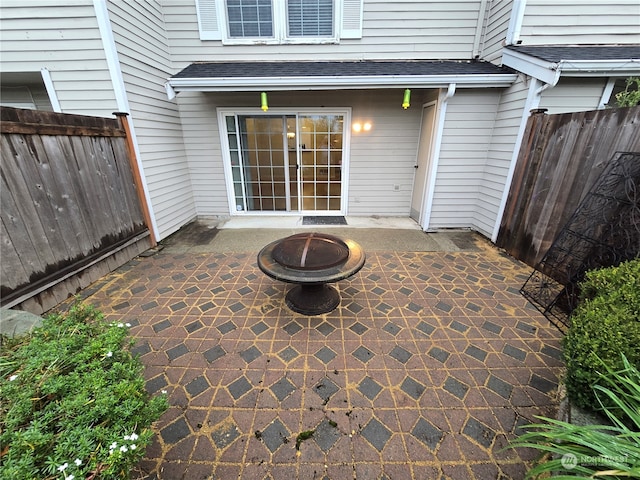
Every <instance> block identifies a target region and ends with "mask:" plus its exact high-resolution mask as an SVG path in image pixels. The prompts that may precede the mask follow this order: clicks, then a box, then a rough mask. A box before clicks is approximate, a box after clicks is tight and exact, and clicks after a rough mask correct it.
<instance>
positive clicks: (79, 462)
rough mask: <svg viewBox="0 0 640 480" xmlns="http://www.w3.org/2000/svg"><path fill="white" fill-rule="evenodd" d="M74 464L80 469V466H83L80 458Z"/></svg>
mask: <svg viewBox="0 0 640 480" xmlns="http://www.w3.org/2000/svg"><path fill="white" fill-rule="evenodd" d="M73 463H75V464H76V467H79V466H80V465H82V460H80V459H79V458H76V459H75V460H74V462H73Z"/></svg>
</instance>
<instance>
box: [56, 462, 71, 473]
mask: <svg viewBox="0 0 640 480" xmlns="http://www.w3.org/2000/svg"><path fill="white" fill-rule="evenodd" d="M68 466H69V464H68V463H66V462H65V463H63V464H62V465H60V466H59V467H58V471H59V472H64V471H65V470H66V469H67V467H68Z"/></svg>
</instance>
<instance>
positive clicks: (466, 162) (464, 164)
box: [429, 89, 500, 233]
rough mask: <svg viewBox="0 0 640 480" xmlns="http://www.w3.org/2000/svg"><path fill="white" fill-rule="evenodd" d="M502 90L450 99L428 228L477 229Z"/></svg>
mask: <svg viewBox="0 0 640 480" xmlns="http://www.w3.org/2000/svg"><path fill="white" fill-rule="evenodd" d="M499 98H500V90H497V89H496V90H482V91H479V90H460V91H458V92H456V94H455V95H454V96H453V97H452V98H450V99H449V101H448V105H447V112H446V119H445V124H444V130H443V133H442V146H441V150H440V159H439V163H438V172H437V179H436V185H435V190H434V194H433V207H432V210H431V219H430V223H429V228H432V229H433V228H475V229H478V230H480V231H481V232H483V233H486V227H485V226H484V225H483V224H482V223H480V224H479V223H478V218H477V216H478V203H479V195H480V191H481V189H482V187H481V186H482V182H483V180H484V177H485V170H486V164H487V155H488V151H489V147H490V143H489V142H490V139H491V133H492V130H493V128H494V123H495V120H496V113H497V109H498V102H499Z"/></svg>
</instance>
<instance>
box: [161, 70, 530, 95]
mask: <svg viewBox="0 0 640 480" xmlns="http://www.w3.org/2000/svg"><path fill="white" fill-rule="evenodd" d="M516 78H517V76H516V74H511V73H505V74H496V75H481V74H465V75H385V76H357V77H354V76H349V77H347V76H323V77H316V76H313V77H215V78H214V77H207V78H170V79H169V80H168V84H169V85H170V86H171V87H172V88H173V89H174V90H175V91H176V92H186V91H200V92H238V91H247V92H254V91H262V90H271V91H275V90H343V89H363V88H384V87H398V88H441V87H447V86H448V85H449V84H451V83H455V84H457V85H458V86H459V87H464V88H474V87H508V86H510V85H512V84H513V82H515V80H516Z"/></svg>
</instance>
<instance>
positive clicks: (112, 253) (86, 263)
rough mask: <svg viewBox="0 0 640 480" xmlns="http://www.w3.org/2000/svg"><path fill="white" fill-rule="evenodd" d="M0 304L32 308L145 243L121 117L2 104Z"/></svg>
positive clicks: (43, 306) (44, 306)
mask: <svg viewBox="0 0 640 480" xmlns="http://www.w3.org/2000/svg"><path fill="white" fill-rule="evenodd" d="M0 120H1V123H0V128H1V132H2V139H1V142H0V146H1V154H2V165H1V177H2V178H1V180H2V184H1V185H0V195H1V202H2V209H1V217H2V231H1V252H0V254H1V259H2V261H1V263H0V264H1V274H2V278H1V280H2V282H1V290H0V295H1V296H0V298H1V300H2V306H3V307H17V308H22V309H25V310H29V311H31V312H33V313H42V312H44V311H46V310H48V309H50V308H51V307H53V306H55V305H56V304H57V303H59V302H60V301H62V300H64V299H65V298H67V297H68V296H69V295H70V294H74V293H76V292H77V291H78V290H79V289H80V288H83V287H85V286H87V285H88V284H89V283H91V282H92V281H94V280H96V279H97V278H99V277H100V276H102V275H104V274H105V273H107V272H108V271H110V270H113V269H114V268H116V267H118V266H120V265H121V264H123V263H125V262H126V261H128V260H130V259H131V258H133V257H134V256H135V255H137V254H138V253H140V252H142V251H143V250H145V249H147V248H149V245H150V243H149V240H150V239H149V230H148V228H147V225H146V222H145V213H146V211H145V209H144V208H143V206H144V205H145V204H144V202H141V198H143V197H141V196H140V192H139V191H138V190H139V188H138V187H139V185H138V186H137V185H136V180H135V177H134V174H133V172H132V166H131V163H130V162H131V159H132V152H130V150H131V148H130V145H129V144H128V142H127V136H126V132H127V124H126V121H127V120H126V117H125V116H124V115H119V114H118V118H116V119H109V118H98V117H87V116H81V115H68V114H60V113H52V112H42V111H34V110H22V109H15V108H7V107H2V108H1V110H0Z"/></svg>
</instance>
